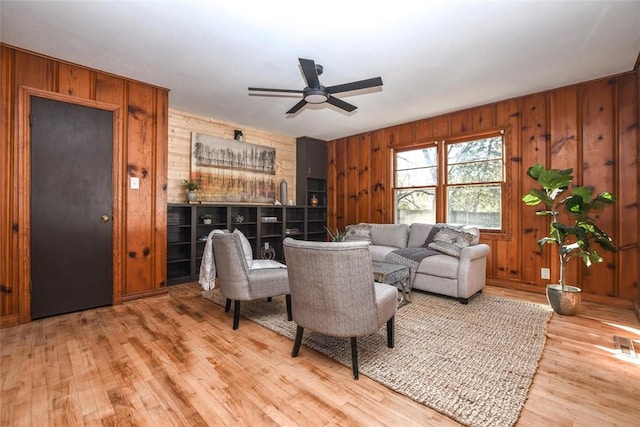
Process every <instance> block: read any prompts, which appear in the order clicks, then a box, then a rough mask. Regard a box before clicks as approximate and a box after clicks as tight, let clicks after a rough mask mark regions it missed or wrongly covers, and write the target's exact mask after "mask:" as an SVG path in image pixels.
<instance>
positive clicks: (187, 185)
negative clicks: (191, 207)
mask: <svg viewBox="0 0 640 427" xmlns="http://www.w3.org/2000/svg"><path fill="white" fill-rule="evenodd" d="M182 188H183V189H185V190H187V201H188V202H195V201H196V199H197V198H198V195H197V194H196V190H197V189H199V188H200V184H198V181H194V180H191V179H185V180H183V181H182Z"/></svg>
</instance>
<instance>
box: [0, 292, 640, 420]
mask: <svg viewBox="0 0 640 427" xmlns="http://www.w3.org/2000/svg"><path fill="white" fill-rule="evenodd" d="M199 292H200V288H199V286H198V285H197V284H187V285H180V286H175V287H172V288H171V289H170V293H169V295H167V296H161V297H154V298H147V299H143V300H137V301H132V302H130V303H127V304H124V305H120V306H115V307H105V308H99V309H94V310H88V311H85V312H81V313H74V314H69V315H64V316H58V317H53V318H49V319H44V320H38V321H34V322H32V323H29V324H25V325H20V326H16V327H12V328H8V329H4V330H1V331H0V345H1V347H2V348H1V357H2V358H1V360H0V374H1V384H2V386H1V395H0V399H1V400H0V406H1V409H0V425H2V426H22V425H25V426H28V425H33V426H44V425H50V426H73V425H107V426H111V425H113V426H123V425H161V426H165V425H185V426H186V425H189V426H191V425H225V426H227V425H229V426H241V425H250V426H257V425H260V426H262V425H274V426H275V425H290V426H295V425H304V426H307V425H314V426H315V425H341V426H346V425H366V426H376V425H378V426H384V425H402V426H411V425H416V426H417V425H420V426H425V425H434V426H451V425H458V424H457V423H456V422H454V421H452V420H450V419H449V418H447V417H446V416H444V415H441V414H439V413H437V412H435V411H433V410H431V409H429V408H427V407H425V406H423V405H420V404H418V403H415V402H413V401H412V400H411V399H409V398H407V397H404V396H401V395H399V394H397V393H395V392H393V391H390V390H388V389H387V388H386V387H384V386H381V385H380V384H378V383H376V382H374V381H372V380H369V379H368V378H366V377H363V376H361V377H360V380H359V381H354V380H353V379H352V376H351V368H349V367H344V366H342V365H339V364H338V363H336V362H333V361H332V360H330V359H327V358H326V357H324V356H322V355H320V354H319V353H316V352H313V351H312V350H310V349H305V351H304V357H298V358H296V359H292V358H291V357H290V353H291V346H292V342H291V341H290V340H289V339H287V338H284V337H282V336H279V335H277V334H275V333H273V332H271V331H268V330H267V329H265V328H262V327H260V326H258V325H257V324H255V323H253V322H250V321H248V320H246V319H242V320H241V321H240V328H239V329H238V330H237V331H233V330H232V329H231V321H232V313H224V310H223V308H222V307H218V306H216V305H214V304H212V303H210V302H209V301H206V300H204V299H202V298H200V296H199ZM485 292H487V293H490V294H495V295H502V296H506V297H512V298H519V299H526V300H530V301H535V302H541V303H544V302H545V298H544V296H542V295H534V294H529V293H524V292H518V291H511V290H506V289H500V288H494V287H490V288H487V289H486V290H485ZM613 335H623V336H627V337H630V338H632V339H634V340H636V348H637V349H640V326H639V324H638V321H637V320H636V319H635V317H634V315H633V313H632V312H631V311H630V310H624V309H619V308H613V307H607V306H602V305H598V304H592V303H583V305H582V308H581V311H580V313H579V315H577V316H574V317H561V316H557V315H554V316H553V318H552V319H551V321H550V323H549V327H548V331H547V343H546V346H545V350H544V353H543V355H542V358H541V360H540V365H539V369H538V372H537V374H536V376H535V378H534V382H533V384H532V387H531V390H530V393H529V398H528V400H527V402H526V405H525V408H524V410H523V412H522V414H521V417H520V419H519V421H518V423H517V425H518V426H541V425H545V426H547V425H549V426H551V425H553V426H569V425H578V426H607V425H612V426H613V425H620V426H622V425H625V426H627V425H638V422H639V421H638V420H640V403H639V402H640V359H635V360H632V359H629V358H627V357H625V356H620V355H617V354H616V353H615V351H614V346H613V339H612V337H613Z"/></svg>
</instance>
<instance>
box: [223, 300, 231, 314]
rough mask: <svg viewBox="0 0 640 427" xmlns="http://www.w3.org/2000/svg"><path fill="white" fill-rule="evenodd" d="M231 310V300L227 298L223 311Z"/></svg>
mask: <svg viewBox="0 0 640 427" xmlns="http://www.w3.org/2000/svg"><path fill="white" fill-rule="evenodd" d="M229 310H231V300H230V299H229V298H227V302H226V303H225V305H224V312H225V313H228V312H229Z"/></svg>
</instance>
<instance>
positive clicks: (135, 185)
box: [131, 176, 140, 190]
mask: <svg viewBox="0 0 640 427" xmlns="http://www.w3.org/2000/svg"><path fill="white" fill-rule="evenodd" d="M131 189H132V190H139V189H140V178H138V177H137V176H132V177H131Z"/></svg>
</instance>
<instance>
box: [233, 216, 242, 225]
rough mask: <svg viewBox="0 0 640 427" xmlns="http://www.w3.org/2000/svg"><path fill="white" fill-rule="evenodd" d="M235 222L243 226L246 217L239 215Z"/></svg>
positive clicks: (234, 219)
mask: <svg viewBox="0 0 640 427" xmlns="http://www.w3.org/2000/svg"><path fill="white" fill-rule="evenodd" d="M233 222H235V223H236V224H242V223H243V222H244V217H243V216H242V215H240V214H238V215H236V216H235V217H234V218H233Z"/></svg>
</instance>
